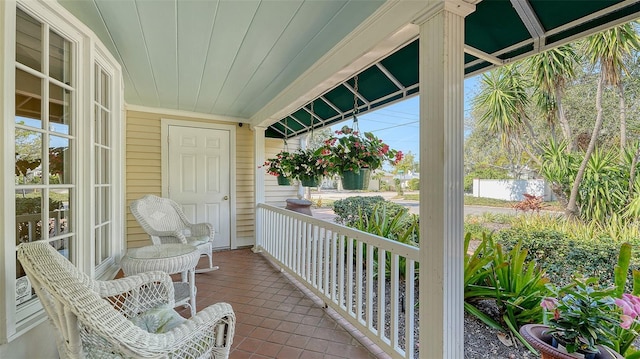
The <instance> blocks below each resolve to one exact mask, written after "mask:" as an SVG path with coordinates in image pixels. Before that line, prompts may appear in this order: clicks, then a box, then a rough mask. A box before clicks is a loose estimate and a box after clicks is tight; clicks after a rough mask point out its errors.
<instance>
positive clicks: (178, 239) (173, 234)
mask: <svg viewBox="0 0 640 359" xmlns="http://www.w3.org/2000/svg"><path fill="white" fill-rule="evenodd" d="M153 235H154V236H156V237H159V238H160V241H161V242H162V243H183V244H187V237H185V235H184V233H182V231H180V230H173V231H155V232H154V233H153ZM166 238H169V239H170V240H171V238H174V239H173V240H171V242H169V241H165V239H166Z"/></svg>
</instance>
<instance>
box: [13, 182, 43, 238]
mask: <svg viewBox="0 0 640 359" xmlns="http://www.w3.org/2000/svg"><path fill="white" fill-rule="evenodd" d="M40 239H42V192H41V191H40V190H38V189H19V190H16V245H18V244H20V243H27V242H33V241H37V240H40Z"/></svg>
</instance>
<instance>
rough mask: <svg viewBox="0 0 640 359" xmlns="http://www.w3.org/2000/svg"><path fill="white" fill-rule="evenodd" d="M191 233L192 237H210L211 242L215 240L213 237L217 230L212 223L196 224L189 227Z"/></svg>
mask: <svg viewBox="0 0 640 359" xmlns="http://www.w3.org/2000/svg"><path fill="white" fill-rule="evenodd" d="M189 231H191V235H192V236H197V237H201V236H209V238H211V240H213V236H214V235H215V233H216V232H215V230H214V229H213V225H212V224H211V223H204V222H203V223H196V224H190V225H189Z"/></svg>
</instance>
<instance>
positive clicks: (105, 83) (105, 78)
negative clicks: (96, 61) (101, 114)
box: [100, 71, 111, 108]
mask: <svg viewBox="0 0 640 359" xmlns="http://www.w3.org/2000/svg"><path fill="white" fill-rule="evenodd" d="M100 74H101V76H100V83H101V85H102V90H101V91H100V93H101V94H102V95H101V99H100V104H101V105H102V106H104V107H106V108H109V106H110V105H109V83H111V79H110V78H109V75H107V73H106V72H104V71H100Z"/></svg>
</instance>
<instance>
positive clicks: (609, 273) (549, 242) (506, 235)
mask: <svg viewBox="0 0 640 359" xmlns="http://www.w3.org/2000/svg"><path fill="white" fill-rule="evenodd" d="M496 239H497V240H498V241H499V242H500V243H503V244H504V245H505V247H506V248H513V246H515V245H516V244H517V243H522V247H523V248H526V249H528V251H529V253H528V255H527V260H529V261H535V262H536V263H537V264H538V266H539V267H540V268H541V269H543V270H544V271H545V272H546V273H547V275H548V277H549V279H550V280H551V282H553V283H555V284H557V285H560V286H564V285H568V284H570V283H572V282H573V280H574V279H578V278H580V277H584V278H587V277H598V278H599V279H600V285H602V286H610V285H613V284H614V280H613V273H614V271H613V269H614V266H615V264H616V263H617V257H618V248H619V243H617V242H615V241H613V240H611V239H609V238H600V239H596V240H576V239H574V238H571V237H569V235H567V234H565V233H562V232H558V231H556V230H553V229H547V230H531V231H528V230H526V229H523V228H511V229H509V230H503V231H501V232H499V233H497V234H496ZM632 262H633V263H636V264H637V263H638V261H637V257H636V260H635V261H632Z"/></svg>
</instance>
